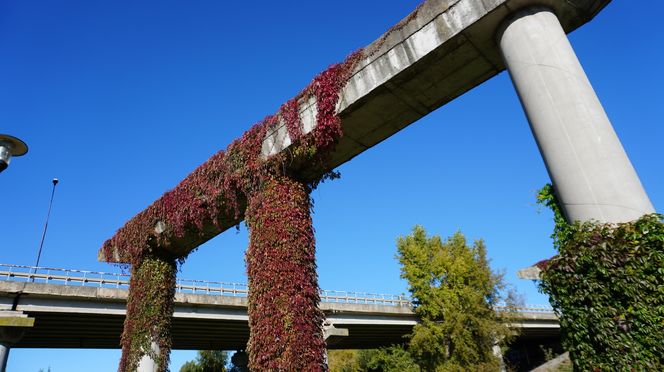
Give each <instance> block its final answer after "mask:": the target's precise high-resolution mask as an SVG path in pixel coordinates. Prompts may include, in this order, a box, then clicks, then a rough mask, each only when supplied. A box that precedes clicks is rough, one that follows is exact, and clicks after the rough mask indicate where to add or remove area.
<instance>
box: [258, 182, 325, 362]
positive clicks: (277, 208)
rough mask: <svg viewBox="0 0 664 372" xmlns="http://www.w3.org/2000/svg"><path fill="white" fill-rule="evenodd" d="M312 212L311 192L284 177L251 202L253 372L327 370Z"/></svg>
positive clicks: (271, 183)
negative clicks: (319, 304) (319, 305)
mask: <svg viewBox="0 0 664 372" xmlns="http://www.w3.org/2000/svg"><path fill="white" fill-rule="evenodd" d="M310 209H311V201H310V199H309V190H308V187H307V186H306V185H304V184H303V183H301V182H298V181H295V180H292V179H290V178H288V177H285V176H273V177H270V178H268V179H266V180H264V183H263V185H262V188H261V189H260V191H259V192H256V193H254V194H253V195H252V196H251V197H250V199H249V206H248V208H247V215H246V216H247V219H246V222H247V225H248V227H249V229H250V242H249V249H248V250H247V255H246V261H247V272H248V277H249V310H248V311H249V327H250V330H251V332H250V336H249V344H248V348H247V349H248V352H249V368H250V369H251V370H254V371H320V370H323V367H324V355H325V341H324V340H323V336H322V324H323V320H324V315H323V313H322V311H321V310H320V309H319V308H318V303H319V301H320V297H319V288H318V280H317V275H316V262H315V240H314V234H313V233H314V231H313V227H312V221H311V215H310Z"/></svg>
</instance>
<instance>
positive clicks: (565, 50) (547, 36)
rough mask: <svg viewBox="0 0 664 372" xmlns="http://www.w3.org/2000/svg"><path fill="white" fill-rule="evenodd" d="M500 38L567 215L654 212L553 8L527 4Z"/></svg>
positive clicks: (617, 217)
mask: <svg viewBox="0 0 664 372" xmlns="http://www.w3.org/2000/svg"><path fill="white" fill-rule="evenodd" d="M498 42H499V44H500V49H501V51H502V54H503V58H504V60H505V64H506V66H507V69H508V70H509V73H510V76H511V78H512V82H513V83H514V86H515V87H516V90H517V93H518V95H519V99H520V100H521V104H522V106H523V109H524V111H525V112H526V116H527V117H528V121H529V122H530V127H531V129H532V131H533V134H534V136H535V139H536V140H537V144H538V146H539V149H540V152H541V154H542V157H543V158H544V162H545V164H546V167H547V170H548V172H549V176H550V177H551V180H552V181H553V185H554V188H555V190H556V193H557V197H558V200H559V202H560V203H561V208H562V209H563V212H564V213H565V214H566V217H567V219H568V220H569V221H576V220H580V221H587V220H591V219H595V220H598V221H601V222H626V221H631V220H635V219H637V218H639V217H641V216H642V215H644V214H647V213H653V212H654V211H655V210H654V208H653V206H652V204H651V203H650V200H649V199H648V195H646V193H645V190H644V189H643V186H642V185H641V181H640V180H639V178H638V176H637V174H636V172H635V171H634V168H633V167H632V164H631V163H630V161H629V159H628V158H627V154H625V150H624V149H623V147H622V145H621V143H620V140H619V139H618V136H617V135H616V133H615V132H614V130H613V127H612V126H611V123H610V122H609V119H608V117H607V115H606V113H605V112H604V109H603V108H602V105H601V103H600V102H599V99H598V98H597V95H596V94H595V91H594V90H593V88H592V86H591V85H590V82H589V81H588V78H587V77H586V74H585V72H584V71H583V68H582V67H581V64H580V63H579V61H578V59H577V57H576V55H575V53H574V50H573V49H572V46H571V45H570V43H569V40H568V39H567V35H566V34H565V32H564V30H563V28H562V26H561V25H560V22H559V21H558V18H557V17H556V15H555V14H553V13H552V12H551V11H550V10H549V9H547V8H544V7H532V8H527V9H524V10H522V11H520V12H518V13H517V14H515V15H514V17H513V18H511V19H510V20H508V21H506V22H505V24H504V25H503V28H502V29H501V30H500V32H499V33H498Z"/></svg>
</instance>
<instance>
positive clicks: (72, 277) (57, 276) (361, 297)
mask: <svg viewBox="0 0 664 372" xmlns="http://www.w3.org/2000/svg"><path fill="white" fill-rule="evenodd" d="M129 279H130V276H129V274H121V273H108V272H102V271H87V270H73V269H59V268H52V267H35V266H23V265H9V264H0V280H7V281H18V282H34V283H48V284H60V285H78V286H86V287H103V288H122V289H128V288H129ZM175 290H176V292H178V293H193V294H206V295H220V296H236V297H246V296H247V295H248V294H249V289H248V287H247V284H245V283H233V282H216V281H210V280H192V279H177V282H176V284H175ZM320 296H321V301H323V302H337V303H349V304H372V305H391V306H409V305H410V300H409V299H408V297H406V296H404V295H390V294H375V293H366V292H348V291H330V290H321V293H320Z"/></svg>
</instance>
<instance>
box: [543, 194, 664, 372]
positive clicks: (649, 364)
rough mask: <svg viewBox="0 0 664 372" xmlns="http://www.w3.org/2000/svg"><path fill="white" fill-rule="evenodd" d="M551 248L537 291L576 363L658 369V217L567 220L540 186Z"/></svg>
mask: <svg viewBox="0 0 664 372" xmlns="http://www.w3.org/2000/svg"><path fill="white" fill-rule="evenodd" d="M538 202H539V203H541V204H544V205H547V206H549V207H551V209H552V210H553V212H554V220H555V221H556V227H555V229H554V234H553V237H554V244H555V246H556V249H557V250H558V255H557V256H555V257H554V258H552V259H550V260H548V261H546V262H545V263H543V264H542V266H541V267H543V269H544V270H543V272H542V280H541V283H540V290H542V291H543V292H544V293H546V294H548V295H549V296H550V302H551V305H552V306H553V308H554V310H555V311H556V313H557V314H558V316H559V318H560V325H561V331H562V342H563V346H564V347H565V348H566V349H567V350H568V351H569V352H570V356H571V358H572V361H573V363H574V367H575V369H578V370H583V371H585V370H597V371H600V370H623V371H634V370H639V371H640V370H653V371H654V370H662V369H664V343H663V342H662V340H664V223H663V220H662V215H658V214H650V215H645V216H643V217H641V218H640V219H638V220H636V221H633V222H628V223H619V224H607V223H599V222H594V221H592V222H584V223H581V222H575V223H574V224H568V223H567V221H566V220H565V219H564V217H563V215H562V213H561V211H560V208H559V206H558V204H557V201H556V198H555V193H554V191H553V188H552V187H551V186H550V185H547V186H546V187H545V188H544V189H542V191H540V194H539V196H538Z"/></svg>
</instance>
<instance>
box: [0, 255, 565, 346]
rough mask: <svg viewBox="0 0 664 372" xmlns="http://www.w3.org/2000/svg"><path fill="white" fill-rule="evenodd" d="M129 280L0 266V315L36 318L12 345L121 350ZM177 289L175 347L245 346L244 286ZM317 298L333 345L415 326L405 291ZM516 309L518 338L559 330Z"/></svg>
mask: <svg viewBox="0 0 664 372" xmlns="http://www.w3.org/2000/svg"><path fill="white" fill-rule="evenodd" d="M128 279H129V277H128V276H127V275H124V274H112V273H101V272H91V271H78V270H63V269H46V268H39V269H37V268H30V267H27V266H17V265H0V313H2V312H7V313H9V312H10V311H11V310H14V311H16V312H20V313H23V314H27V315H28V316H29V317H31V318H34V319H35V321H34V326H33V327H32V328H31V329H29V330H28V331H27V332H26V333H25V335H24V336H23V337H22V338H21V339H20V340H19V341H18V342H17V343H16V344H14V345H13V347H19V348H80V349H85V348H94V349H117V348H119V347H120V335H121V334H122V329H123V322H124V318H125V306H126V300H127V293H128V291H127V289H126V288H127V287H128ZM33 281H34V282H33ZM177 289H178V292H177V294H176V298H175V302H176V306H175V312H174V314H173V327H172V334H173V348H174V349H188V350H208V349H212V350H217V349H221V350H237V349H243V348H245V346H246V343H247V340H248V339H249V327H248V316H247V298H246V293H247V288H246V286H245V285H243V284H237V283H221V282H209V281H193V280H179V281H178V286H177ZM321 297H322V302H321V305H320V307H321V309H323V311H324V312H325V315H326V319H327V320H326V324H328V325H329V326H333V327H334V328H335V329H337V330H348V335H347V336H338V335H335V332H329V333H330V334H331V336H330V337H329V338H328V347H329V348H331V349H365V348H376V347H380V346H386V345H390V344H393V343H400V342H403V336H404V335H406V334H408V333H410V331H411V329H412V327H413V326H414V325H415V324H416V319H415V315H414V314H413V311H412V308H411V306H410V301H409V300H408V299H407V298H405V297H404V296H400V295H372V294H367V293H353V292H341V291H322V292H321ZM520 314H521V316H520V317H519V320H518V323H517V324H516V325H517V326H518V327H519V328H520V329H521V332H522V335H521V338H523V339H532V338H535V339H542V338H551V337H557V336H558V334H559V325H558V319H557V318H556V317H555V315H554V314H553V312H552V311H551V310H550V309H547V308H543V307H539V308H538V307H530V308H524V309H522V310H521V312H520ZM0 315H2V314H0Z"/></svg>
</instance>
